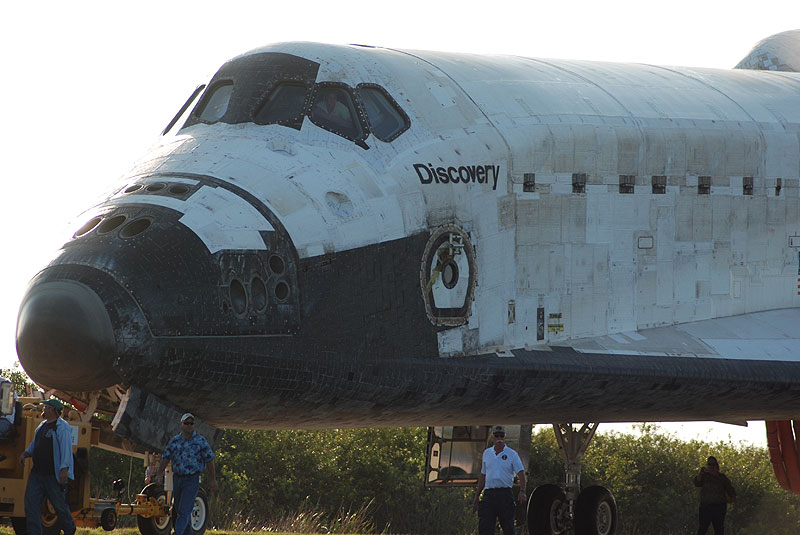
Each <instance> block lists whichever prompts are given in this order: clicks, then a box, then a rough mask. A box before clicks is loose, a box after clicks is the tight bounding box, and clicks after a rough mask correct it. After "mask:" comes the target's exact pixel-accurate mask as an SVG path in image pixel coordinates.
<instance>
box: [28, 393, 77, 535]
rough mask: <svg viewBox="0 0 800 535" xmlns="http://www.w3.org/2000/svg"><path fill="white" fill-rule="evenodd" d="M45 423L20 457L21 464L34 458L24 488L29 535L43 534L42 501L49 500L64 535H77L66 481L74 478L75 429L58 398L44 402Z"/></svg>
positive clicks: (40, 426)
mask: <svg viewBox="0 0 800 535" xmlns="http://www.w3.org/2000/svg"><path fill="white" fill-rule="evenodd" d="M41 405H42V418H44V420H43V421H42V423H41V424H39V427H37V428H36V432H35V433H34V435H33V440H32V441H31V443H30V445H28V447H27V448H26V449H25V451H24V452H22V455H20V457H19V462H20V464H21V465H23V466H24V465H25V459H27V458H28V457H33V468H32V469H31V473H30V477H28V486H27V488H26V489H25V516H26V518H27V527H28V535H42V502H43V501H44V499H45V498H47V499H49V500H50V503H51V504H52V505H53V508H54V509H55V510H56V514H57V515H58V521H59V522H60V523H61V527H62V528H63V530H64V535H74V533H75V522H74V521H73V520H72V514H70V511H69V507H68V506H67V499H66V488H67V482H68V481H69V480H70V479H73V478H74V477H75V476H74V475H73V461H72V428H71V427H70V425H69V424H68V423H67V422H66V421H65V420H63V419H62V418H60V417H59V416H60V415H61V410H62V409H63V408H64V405H63V404H62V403H61V402H60V401H59V400H57V399H48V400H47V401H43V402H42V403H41Z"/></svg>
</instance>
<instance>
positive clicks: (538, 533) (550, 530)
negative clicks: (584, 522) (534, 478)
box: [528, 485, 569, 535]
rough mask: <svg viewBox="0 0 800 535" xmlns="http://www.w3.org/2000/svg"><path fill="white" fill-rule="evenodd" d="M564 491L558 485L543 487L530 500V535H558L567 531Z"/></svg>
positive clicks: (537, 488) (538, 488)
mask: <svg viewBox="0 0 800 535" xmlns="http://www.w3.org/2000/svg"><path fill="white" fill-rule="evenodd" d="M565 500H566V497H565V495H564V491H563V490H561V487H559V486H558V485H541V486H539V487H536V490H534V491H533V494H531V497H530V499H529V500H528V532H529V533H530V535H558V534H560V533H564V532H566V531H567V528H568V527H569V526H568V523H567V521H566V518H565V517H564V515H563V513H564V505H565V504H564V502H565Z"/></svg>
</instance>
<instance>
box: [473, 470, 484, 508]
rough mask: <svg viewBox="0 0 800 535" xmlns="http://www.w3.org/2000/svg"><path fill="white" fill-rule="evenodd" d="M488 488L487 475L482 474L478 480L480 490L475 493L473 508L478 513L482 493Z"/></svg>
mask: <svg viewBox="0 0 800 535" xmlns="http://www.w3.org/2000/svg"><path fill="white" fill-rule="evenodd" d="M485 486H486V474H481V477H479V478H478V488H477V490H476V492H475V499H474V500H472V508H473V509H474V510H475V511H477V510H478V502H479V501H480V500H481V492H483V487H485Z"/></svg>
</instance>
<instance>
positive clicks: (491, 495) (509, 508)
mask: <svg viewBox="0 0 800 535" xmlns="http://www.w3.org/2000/svg"><path fill="white" fill-rule="evenodd" d="M516 509H517V504H516V502H515V501H514V495H513V493H512V492H511V489H485V490H484V491H483V497H482V498H481V503H479V504H478V535H494V526H495V522H496V520H497V519H500V527H501V528H503V535H514V513H515V512H516Z"/></svg>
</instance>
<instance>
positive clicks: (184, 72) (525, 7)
mask: <svg viewBox="0 0 800 535" xmlns="http://www.w3.org/2000/svg"><path fill="white" fill-rule="evenodd" d="M387 8H388V9H387ZM795 28H800V3H798V2H793V1H787V0H761V1H759V2H746V3H745V2H741V1H739V0H706V1H697V0H692V1H687V0H673V1H670V2H660V3H653V2H642V1H641V0H637V1H624V0H609V1H597V0H573V1H562V2H556V1H554V0H547V1H546V2H542V1H538V0H524V1H522V0H520V1H518V2H507V1H503V0H495V1H490V2H487V1H486V0H480V1H472V0H469V1H458V2H453V1H439V2H436V1H430V0H428V1H424V2H423V1H420V0H403V1H400V2H380V1H377V0H370V1H361V0H359V1H348V0H342V1H340V2H333V1H330V0H328V1H325V2H320V1H317V0H303V1H260V2H255V1H253V2H245V1H238V0H227V1H225V2H220V1H214V2H210V1H201V0H195V1H191V2H188V1H183V0H179V1H175V0H169V1H164V0H159V1H158V2H155V1H151V0H142V1H137V2H125V3H122V2H109V1H102V2H101V1H81V2H65V1H63V0H56V1H47V0H40V1H37V2H6V3H5V4H4V6H3V16H2V21H1V22H0V58H1V59H2V62H0V69H1V70H0V72H1V73H2V75H1V76H2V78H0V81H2V83H0V102H3V103H5V104H4V106H5V110H6V111H5V115H4V117H3V124H2V128H1V129H0V148H1V149H2V152H1V154H2V159H1V160H0V169H1V171H0V172H1V173H2V178H3V180H2V183H3V184H4V187H5V194H4V195H3V196H2V199H3V200H4V201H5V203H6V207H5V208H4V209H3V210H1V211H0V229H2V236H3V238H4V239H3V244H4V251H3V253H2V258H3V259H4V262H3V273H4V274H5V276H4V284H3V285H2V295H0V367H8V366H10V365H11V363H12V362H13V361H14V360H16V350H15V336H14V335H15V326H16V315H17V310H18V307H19V303H20V301H21V299H22V295H23V293H24V291H25V287H26V285H27V283H28V281H29V280H30V279H31V278H32V277H33V276H34V275H35V274H36V272H37V271H38V270H39V269H41V268H42V267H44V266H45V264H46V263H47V262H48V261H49V259H50V258H51V257H52V255H53V254H54V253H55V252H56V251H57V249H58V248H59V246H60V245H61V244H62V243H63V242H64V241H65V240H66V238H67V237H69V236H70V235H71V234H72V233H73V232H74V231H75V230H76V229H77V228H78V227H79V226H80V225H81V224H82V223H83V221H78V220H77V219H76V217H77V216H78V214H80V213H81V212H82V211H83V210H85V209H87V208H89V207H90V206H91V205H93V204H94V202H95V201H96V200H98V198H99V197H100V196H101V195H102V194H103V193H104V192H105V191H107V190H108V189H111V187H112V186H113V185H114V184H115V183H116V182H117V179H118V178H119V177H120V176H121V175H122V174H124V173H125V172H126V171H127V170H128V169H129V168H130V167H131V165H132V164H133V162H134V161H135V160H136V159H137V158H138V157H139V156H141V155H142V154H143V153H144V152H145V151H146V150H147V148H148V147H149V145H150V144H151V143H152V142H153V141H154V140H155V139H156V138H157V136H158V134H159V133H160V131H161V130H162V129H163V128H164V126H166V124H167V122H168V121H169V120H170V119H171V118H172V116H173V115H174V114H175V112H176V111H177V110H178V108H179V107H180V106H181V105H182V104H183V102H184V101H185V100H186V98H187V97H188V96H189V94H190V93H191V91H192V90H193V89H194V88H195V86H196V85H198V84H199V83H203V82H205V81H206V80H207V78H208V77H209V76H210V75H211V74H212V73H213V72H214V71H215V70H216V69H217V67H219V65H221V64H222V63H223V62H224V61H225V60H226V59H228V58H230V57H232V56H235V55H237V54H239V53H241V52H244V51H246V50H249V49H251V48H255V47H257V46H260V45H263V44H265V43H269V42H277V41H298V40H301V41H319V42H328V43H359V44H371V45H378V46H386V47H397V48H412V49H431V50H446V51H461V52H477V53H508V54H517V55H523V56H532V57H550V58H575V59H592V60H603V61H623V62H645V63H654V64H667V65H689V66H705V67H719V68H730V67H732V66H733V65H735V64H736V63H737V62H738V61H739V60H740V59H741V58H742V57H744V56H745V55H746V54H747V53H748V52H749V50H750V49H751V48H752V46H753V45H754V44H755V43H756V42H757V41H759V40H761V39H763V38H765V37H767V36H769V35H771V34H774V33H777V32H781V31H785V30H790V29H795ZM709 425H710V424H699V426H700V427H699V431H697V432H695V433H699V434H700V435H702V436H704V437H705V436H706V435H707V433H706V431H707V430H708V429H709ZM751 427H752V426H751ZM756 427H757V428H758V431H757V432H756V433H753V432H752V431H751V432H749V433H746V434H745V435H746V437H749V436H753V437H754V438H753V439H752V440H754V441H756V442H759V443H760V442H763V439H761V438H759V437H763V435H764V431H763V424H760V423H759V424H756ZM601 429H603V428H602V427H601ZM738 430H739V428H737V427H732V426H723V427H722V428H719V429H717V428H716V427H715V428H713V429H712V432H713V433H715V434H714V435H712V438H713V439H715V440H716V439H721V440H726V439H727V435H728V434H730V433H734V432H737V431H738ZM681 432H682V433H692V432H691V431H681ZM739 436H740V435H739V434H738V433H736V434H732V438H734V440H740V438H739Z"/></svg>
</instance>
